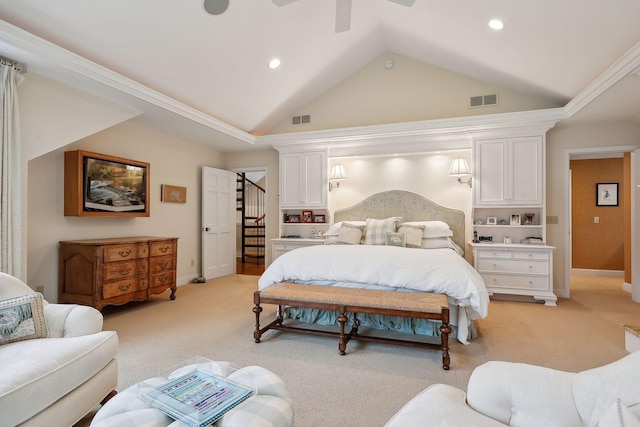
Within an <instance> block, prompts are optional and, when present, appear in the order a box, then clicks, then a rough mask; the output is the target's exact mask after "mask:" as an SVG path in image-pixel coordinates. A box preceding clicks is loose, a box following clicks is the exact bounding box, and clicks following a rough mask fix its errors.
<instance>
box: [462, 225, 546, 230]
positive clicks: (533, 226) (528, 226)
mask: <svg viewBox="0 0 640 427" xmlns="http://www.w3.org/2000/svg"><path fill="white" fill-rule="evenodd" d="M473 227H474V228H518V229H520V228H542V227H544V226H543V225H540V224H529V225H509V224H506V225H500V224H497V225H492V224H474V225H473Z"/></svg>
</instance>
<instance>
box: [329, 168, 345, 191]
mask: <svg viewBox="0 0 640 427" xmlns="http://www.w3.org/2000/svg"><path fill="white" fill-rule="evenodd" d="M345 179H347V174H346V173H345V172H344V166H342V165H341V164H340V163H338V164H337V165H333V166H332V167H331V173H330V174H329V191H331V190H332V189H333V186H334V185H335V187H336V188H339V187H340V181H343V180H345Z"/></svg>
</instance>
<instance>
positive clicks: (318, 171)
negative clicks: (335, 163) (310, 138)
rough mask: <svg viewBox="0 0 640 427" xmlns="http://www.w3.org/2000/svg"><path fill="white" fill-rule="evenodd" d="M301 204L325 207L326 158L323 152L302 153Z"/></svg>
mask: <svg viewBox="0 0 640 427" xmlns="http://www.w3.org/2000/svg"><path fill="white" fill-rule="evenodd" d="M302 158H303V161H304V175H303V177H302V183H303V187H304V188H303V191H302V193H303V204H304V206H308V207H325V206H326V205H327V202H326V200H327V199H326V194H327V189H326V186H327V185H328V184H326V183H327V156H326V154H325V153H324V152H317V153H304V154H303V156H302Z"/></svg>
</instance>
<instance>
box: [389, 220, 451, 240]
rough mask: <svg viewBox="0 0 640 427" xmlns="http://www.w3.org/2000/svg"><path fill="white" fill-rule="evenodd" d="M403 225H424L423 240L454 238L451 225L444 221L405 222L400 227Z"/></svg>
mask: <svg viewBox="0 0 640 427" xmlns="http://www.w3.org/2000/svg"><path fill="white" fill-rule="evenodd" d="M403 225H422V226H423V227H424V233H423V234H422V238H423V239H430V238H433V237H450V236H453V231H451V229H450V228H449V224H447V223H446V222H444V221H410V222H403V223H402V224H400V227H402V226H403Z"/></svg>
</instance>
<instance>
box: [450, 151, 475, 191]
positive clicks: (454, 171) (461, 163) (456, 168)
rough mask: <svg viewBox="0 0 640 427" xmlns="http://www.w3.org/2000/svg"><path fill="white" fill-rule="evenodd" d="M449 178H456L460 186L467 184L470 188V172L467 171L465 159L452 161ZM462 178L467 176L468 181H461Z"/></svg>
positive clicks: (458, 158) (459, 158) (467, 166)
mask: <svg viewBox="0 0 640 427" xmlns="http://www.w3.org/2000/svg"><path fill="white" fill-rule="evenodd" d="M449 176H454V177H457V178H458V182H459V183H460V184H469V188H471V171H469V165H468V164H467V160H466V159H463V158H462V157H457V158H455V159H453V161H452V162H451V167H450V168H449ZM463 176H468V177H469V181H463V180H462V177H463Z"/></svg>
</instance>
